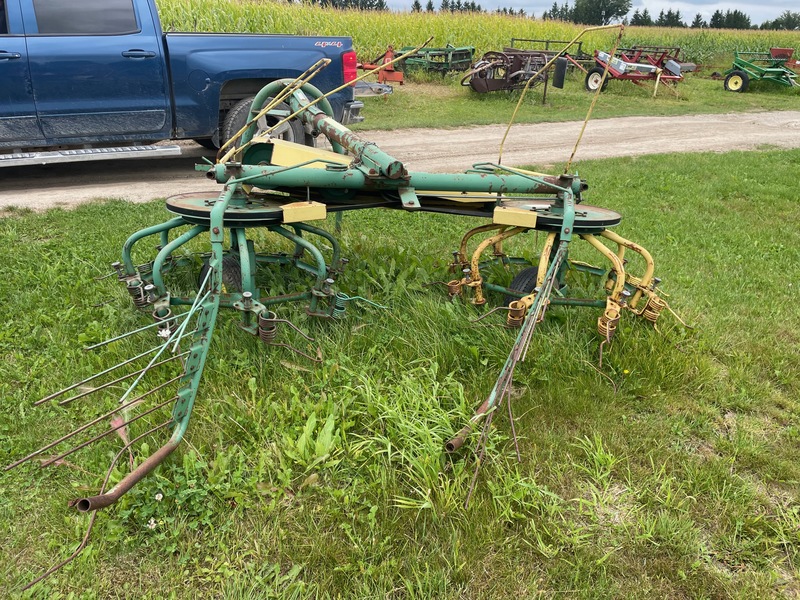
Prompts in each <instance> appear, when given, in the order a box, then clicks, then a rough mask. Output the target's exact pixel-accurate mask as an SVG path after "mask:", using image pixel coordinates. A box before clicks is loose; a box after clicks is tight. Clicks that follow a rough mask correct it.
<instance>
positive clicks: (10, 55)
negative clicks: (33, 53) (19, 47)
mask: <svg viewBox="0 0 800 600" xmlns="http://www.w3.org/2000/svg"><path fill="white" fill-rule="evenodd" d="M14 58H22V54H20V53H19V52H6V51H5V50H0V60H11V59H14Z"/></svg>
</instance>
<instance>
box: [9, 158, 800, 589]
mask: <svg viewBox="0 0 800 600" xmlns="http://www.w3.org/2000/svg"><path fill="white" fill-rule="evenodd" d="M532 167H533V168H537V165H532ZM578 168H579V169H580V172H581V174H582V175H583V176H584V177H586V178H587V179H588V180H589V181H590V182H591V191H590V193H589V197H588V198H587V199H586V201H587V202H588V203H593V204H597V205H600V206H604V207H607V208H610V209H613V210H617V211H619V212H620V213H621V214H623V215H624V219H623V221H622V223H621V225H620V226H619V227H618V228H617V231H618V232H619V233H620V234H622V235H624V236H626V237H629V238H631V239H633V240H635V241H637V242H639V243H641V244H642V245H644V246H645V247H647V248H648V249H649V250H650V251H651V252H652V254H653V256H654V257H655V260H656V266H657V275H658V276H660V277H662V278H663V283H662V286H663V289H664V291H665V292H667V293H668V294H669V302H670V304H671V306H672V307H673V308H674V310H675V311H676V312H677V313H679V314H680V316H681V317H682V318H683V319H684V320H685V321H686V322H687V323H688V324H689V325H690V326H691V329H689V328H685V327H683V326H682V325H680V323H679V322H678V321H677V320H676V319H675V318H674V317H673V316H672V315H671V314H669V313H665V314H664V315H663V316H662V319H661V320H660V321H659V323H658V326H657V327H656V328H653V327H652V326H650V325H648V324H646V323H644V322H638V321H636V320H634V319H632V318H631V317H630V315H626V316H625V318H624V319H623V321H622V323H621V325H620V329H619V331H618V333H617V336H616V338H615V340H614V342H613V344H612V345H611V346H610V347H608V348H606V349H605V352H604V356H603V362H602V366H600V365H599V362H598V358H599V355H598V348H599V339H598V336H597V333H596V319H597V316H598V315H597V311H596V310H594V309H567V308H561V307H551V308H550V310H549V311H548V314H547V318H546V320H545V321H544V322H543V323H542V325H541V327H540V328H539V329H537V331H536V333H535V335H534V340H533V343H532V346H531V349H530V351H529V354H528V360H527V361H526V362H525V363H523V364H521V365H520V366H519V368H518V369H517V374H516V379H515V391H514V410H515V414H516V419H517V422H516V429H517V432H518V433H519V436H520V440H519V441H520V446H521V448H520V449H521V454H522V462H521V463H518V462H517V461H516V459H515V455H514V448H513V443H512V442H511V439H510V438H511V433H510V425H509V422H508V419H507V417H506V415H505V412H503V413H501V414H498V416H497V418H495V420H494V426H493V430H492V432H491V435H490V437H489V446H488V448H487V453H486V460H485V462H484V464H483V465H482V467H481V471H480V475H479V477H478V483H477V488H476V492H475V495H474V497H473V499H472V504H471V506H470V508H469V509H465V508H464V506H463V503H464V500H465V498H466V493H467V488H468V485H469V481H470V478H471V476H472V473H473V469H474V467H475V456H474V455H473V452H472V450H473V448H474V444H475V441H476V440H475V437H476V436H472V437H471V438H470V439H469V441H468V443H467V445H466V447H465V448H464V449H463V450H462V451H461V452H460V453H458V454H456V455H452V456H448V455H446V454H445V453H444V452H443V442H444V441H445V440H447V439H448V438H449V437H450V436H452V434H453V433H454V432H455V431H457V430H458V429H460V428H461V427H462V426H463V424H464V423H466V422H467V420H468V419H469V417H470V415H471V414H472V411H473V410H474V408H475V407H476V406H477V405H478V404H479V403H480V402H481V401H482V399H483V398H484V397H485V395H486V394H487V393H488V391H489V389H490V388H491V386H492V384H493V382H494V380H495V378H496V377H497V374H498V371H499V369H500V367H501V365H502V363H503V361H504V360H505V356H506V354H507V352H508V349H509V347H510V345H511V343H512V338H513V333H512V332H509V331H507V330H505V329H503V328H500V327H479V326H477V325H475V324H472V323H471V321H472V320H473V319H474V318H475V317H476V316H479V315H480V314H481V313H482V312H485V311H486V310H488V309H489V308H491V307H492V306H495V305H497V303H498V302H500V301H501V299H500V298H498V297H495V296H493V295H492V296H490V304H489V305H488V306H487V307H486V308H484V309H478V308H476V307H475V306H472V305H471V304H469V303H468V302H462V301H456V302H450V301H448V299H447V297H446V295H445V294H444V292H443V291H441V289H440V288H437V287H425V284H428V283H431V282H433V281H436V280H442V279H446V278H448V275H447V273H446V264H447V262H448V260H449V257H450V251H451V250H453V249H454V248H455V246H456V244H457V241H458V239H459V236H460V235H461V233H463V231H465V230H466V229H467V228H469V227H471V226H474V225H476V224H477V223H476V222H475V221H474V220H470V219H467V218H464V217H446V216H442V215H429V214H407V213H400V212H388V211H384V210H369V211H360V212H354V213H349V214H347V215H346V216H345V218H344V222H343V229H342V233H341V241H342V244H343V248H344V250H345V253H346V255H347V256H348V257H349V258H351V259H352V260H351V263H350V265H349V267H348V270H347V271H346V273H345V274H344V276H343V277H342V278H341V280H340V282H341V286H342V289H343V291H345V292H347V293H348V294H351V295H356V294H359V295H361V296H364V297H366V298H369V299H371V300H373V301H375V302H377V303H380V304H381V305H382V306H383V307H385V308H377V307H374V306H370V305H368V304H365V303H361V304H352V305H351V306H350V307H349V308H348V311H347V316H346V318H345V319H344V320H343V321H337V322H332V323H318V322H312V321H310V320H309V319H307V318H306V317H305V315H304V312H303V309H302V307H300V306H294V307H286V306H282V307H281V308H280V310H279V312H280V315H281V316H283V317H286V318H290V319H292V320H293V321H294V322H295V323H297V324H298V325H299V326H300V327H302V328H303V329H305V330H307V331H309V332H312V333H313V335H314V336H315V337H316V339H317V343H318V344H319V345H320V347H321V349H322V351H323V355H324V362H323V363H322V364H320V365H313V364H311V363H308V362H306V361H304V360H303V359H302V358H300V357H298V356H296V355H294V354H292V353H290V352H289V351H288V350H286V349H285V348H267V347H265V346H264V345H263V344H262V343H261V342H260V341H258V340H256V339H254V338H250V337H248V336H247V335H246V334H245V333H243V332H242V331H241V330H239V329H238V327H237V326H236V323H235V316H234V315H231V314H228V313H225V312H223V313H221V315H220V322H219V324H218V329H217V331H216V332H215V336H214V341H213V344H212V349H211V354H210V358H209V361H208V364H207V366H206V371H205V373H204V376H203V384H202V386H201V389H200V395H199V398H198V402H197V405H196V409H195V413H194V416H193V417H192V422H191V425H190V429H189V432H188V437H187V443H186V444H185V445H184V446H183V447H181V448H180V449H179V450H178V451H176V452H175V453H174V454H173V455H172V456H171V457H170V458H169V459H168V460H167V462H166V463H165V464H163V465H162V466H161V467H160V468H159V469H158V470H157V471H156V472H155V473H154V474H152V475H151V476H149V477H147V478H146V479H145V480H143V481H142V482H141V483H140V484H139V485H137V486H136V487H135V488H134V489H133V490H132V491H131V492H130V493H129V494H128V495H126V496H124V497H123V499H122V500H121V501H120V503H119V504H118V505H117V506H116V507H113V508H110V509H108V510H105V511H103V512H102V514H101V515H100V517H99V518H98V524H97V527H96V529H95V532H94V536H93V538H92V541H91V543H90V545H89V547H88V548H87V550H86V551H85V552H84V553H83V554H82V555H81V556H80V557H79V558H78V559H77V560H76V561H75V562H74V563H73V564H72V565H71V566H69V567H67V568H66V569H64V570H63V571H61V572H59V573H57V574H55V575H54V576H52V577H51V578H49V579H47V580H46V581H44V582H43V583H41V584H39V585H38V586H37V587H36V588H34V589H33V590H32V591H31V592H30V593H29V595H28V597H36V598H67V597H76V598H78V597H79V598H109V597H137V598H165V597H172V598H187V597H222V598H231V599H236V598H317V597H319V598H328V597H330V598H333V597H337V598H338V597H343V598H378V597H394V598H508V597H524V598H530V597H562V596H569V597H580V598H600V597H625V598H654V597H659V598H687V597H692V598H722V597H726V598H728V597H733V598H742V599H744V598H756V597H757V598H768V597H776V598H777V597H786V596H791V595H793V594H796V593H798V590H800V583H799V581H800V580H799V579H798V575H800V534H799V533H798V532H800V504H798V480H799V479H800V467H798V465H799V464H800V450H798V448H800V444H798V441H800V403H799V402H798V392H800V388H799V386H798V377H797V364H798V359H800V312H798V311H797V299H798V291H797V289H796V288H797V285H798V283H797V282H798V281H799V280H800V256H799V255H798V252H799V251H798V248H800V239H798V231H797V223H798V222H800V209H799V208H798V204H797V201H796V193H795V191H796V173H797V171H798V168H800V151H797V150H793V151H774V150H764V151H760V152H750V153H740V152H735V153H728V154H694V155H664V156H649V157H642V158H626V159H614V160H604V161H593V162H584V163H581V164H579V165H578ZM165 218H166V214H165V211H164V209H163V205H162V203H160V202H154V203H150V204H145V205H134V204H128V203H123V202H118V201H106V202H98V203H94V204H90V205H85V206H81V207H79V208H77V209H75V210H71V211H64V210H52V211H49V212H47V213H44V214H26V213H25V212H24V211H19V213H18V214H11V215H10V216H7V217H5V218H3V219H2V220H0V235H1V236H2V239H3V242H4V243H3V244H2V245H0V265H2V277H0V298H2V304H0V317H1V318H0V462H2V463H3V464H8V463H9V462H11V461H12V460H13V459H15V458H17V457H19V456H21V455H23V454H24V453H26V452H29V451H30V450H32V449H34V448H36V447H38V445H40V444H41V443H42V442H43V441H44V440H46V439H50V438H52V437H54V436H55V435H56V434H57V433H58V432H63V431H64V430H66V429H68V428H69V427H70V426H71V425H73V424H76V423H80V422H82V421H84V420H85V419H86V417H87V415H89V414H94V413H95V412H96V411H95V408H96V407H94V406H89V405H86V404H81V403H79V402H77V403H75V404H74V405H72V406H69V407H61V408H59V407H55V406H53V405H51V404H47V405H44V406H42V407H39V408H34V407H32V406H31V404H32V402H33V401H34V400H36V399H38V398H40V397H42V396H44V395H45V394H47V393H49V392H52V391H53V390H55V389H59V388H61V387H63V386H65V385H67V384H69V383H71V382H73V381H75V380H77V379H79V378H82V377H85V376H88V375H90V374H92V373H94V372H96V371H98V370H100V369H102V368H105V367H107V366H109V365H111V364H113V363H114V362H116V361H118V360H119V359H121V358H124V357H126V356H129V355H130V354H131V352H133V351H134V348H135V344H134V343H133V342H130V343H129V342H124V343H121V344H119V345H115V346H112V347H110V348H109V349H108V350H107V351H106V352H101V353H86V352H84V351H83V350H82V349H81V348H82V346H83V345H84V344H85V343H87V342H90V341H94V340H99V339H102V338H105V337H108V336H110V335H113V334H115V333H119V332H122V331H127V330H130V329H133V328H135V327H137V326H140V325H142V324H145V323H147V322H148V318H147V317H146V315H142V314H140V313H137V312H136V311H134V310H133V308H132V307H131V306H130V303H129V299H128V298H127V297H126V296H127V295H126V293H125V291H124V290H123V289H121V287H120V286H118V285H117V284H116V282H114V281H113V280H101V281H97V280H95V279H94V278H95V277H97V276H100V275H103V274H105V273H106V271H108V270H109V269H108V266H107V265H108V264H109V263H111V262H112V261H114V260H117V259H118V258H119V256H118V254H119V248H120V247H121V245H122V243H123V242H124V240H125V238H126V237H127V235H128V234H129V233H130V232H132V231H135V230H137V229H138V228H141V227H143V226H146V225H151V224H154V223H156V222H160V221H162V220H164V219H165ZM326 226H332V223H327V224H326ZM254 235H255V236H256V237H258V242H259V244H261V243H267V242H269V241H270V240H272V238H270V237H269V236H268V235H267V234H262V233H255V234H254ZM541 241H542V240H541V239H539V242H540V243H541ZM535 242H536V235H535V234H534V233H531V234H528V235H526V236H522V237H521V238H520V239H517V240H516V241H515V243H513V244H509V246H508V248H509V250H510V251H513V252H514V253H516V254H519V255H522V256H526V257H528V258H532V257H533V255H534V252H535ZM272 243H273V244H274V243H275V241H274V240H272ZM276 247H277V246H276ZM573 247H574V250H575V251H574V257H575V258H577V259H581V260H588V261H591V262H594V263H598V262H599V261H598V259H597V257H596V256H594V255H592V254H591V253H590V252H589V250H587V249H586V248H582V247H581V246H580V243H579V242H577V241H576V242H575V243H573ZM200 249H201V248H200V247H199V245H198V247H197V248H193V249H192V250H200ZM501 275H503V276H505V277H506V278H510V276H511V275H512V273H505V274H502V273H501ZM587 285H588V284H587ZM105 300H109V301H110V302H109V303H108V304H103V305H102V306H98V303H101V302H102V301H105ZM489 319H490V322H491V317H490V318H489ZM287 335H288V334H287ZM289 338H290V341H291V343H293V344H295V345H298V346H299V345H301V344H302V343H303V341H302V340H300V339H297V338H292V337H291V336H289ZM117 346H119V347H117ZM166 376H168V374H165V377H166ZM145 441H146V444H147V447H145V448H138V449H137V451H136V453H135V455H134V456H133V457H132V459H133V460H134V461H141V460H142V459H143V457H145V456H147V454H148V453H149V452H151V451H152V450H153V449H154V448H155V447H157V446H158V445H159V444H160V443H163V440H159V439H156V438H154V437H153V438H147V439H146V440H145ZM119 446H120V442H119V440H118V439H116V440H112V439H109V440H108V441H107V442H105V443H104V444H101V445H100V446H98V447H95V448H94V449H92V450H88V451H84V452H81V453H79V454H77V455H75V456H74V457H70V458H69V459H68V461H66V462H62V463H60V464H58V465H57V466H54V467H51V468H50V469H48V470H45V471H41V470H39V469H38V467H37V466H36V465H26V466H23V467H20V468H18V469H15V470H13V471H10V472H7V473H2V474H1V475H0V530H2V531H4V532H5V535H4V536H3V541H4V543H3V544H2V546H1V547H0V557H2V561H0V565H2V566H0V589H3V590H6V592H8V593H12V594H16V592H14V590H18V589H19V588H20V587H21V585H22V584H24V583H25V582H26V581H28V580H30V579H32V578H33V577H35V576H36V575H38V574H39V573H41V572H42V571H43V570H45V569H46V568H47V567H49V566H50V565H51V564H53V563H54V562H56V561H57V560H59V559H61V558H65V557H66V556H68V555H69V554H70V553H71V552H72V550H73V549H74V547H75V545H76V544H77V542H78V540H79V539H80V536H81V535H82V533H83V528H84V527H85V525H86V522H87V518H86V516H85V515H77V514H75V513H73V512H70V511H68V509H67V508H66V501H67V500H68V499H70V498H73V497H76V496H79V495H84V494H86V493H94V492H95V491H96V489H97V487H98V484H99V478H100V476H101V474H102V473H103V472H104V469H105V467H106V465H107V464H108V461H109V460H110V457H111V456H112V455H113V453H114V452H115V451H116V449H117V448H119ZM126 462H127V460H126ZM126 469H127V466H124V465H123V466H120V468H119V470H118V472H117V473H115V475H114V477H115V479H118V478H119V477H120V476H121V475H122V473H123V472H124V471H125V470H126Z"/></svg>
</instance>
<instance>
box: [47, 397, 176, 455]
mask: <svg viewBox="0 0 800 600" xmlns="http://www.w3.org/2000/svg"><path fill="white" fill-rule="evenodd" d="M175 399H176V398H170V399H169V400H165V401H164V402H162V403H161V404H157V405H155V406H153V407H152V408H148V409H147V410H146V411H144V412H142V413H139V414H138V415H136V416H135V417H133V418H131V419H128V420H127V421H125V422H124V423H120V424H119V425H115V426H114V427H112V428H111V429H109V430H108V431H106V432H104V433H101V434H99V435H96V436H94V437H93V438H91V439H88V440H86V441H85V442H82V443H80V444H78V445H77V446H75V447H74V448H72V449H70V450H68V451H67V452H64V453H62V454H59V455H58V456H55V457H53V458H50V459H48V460H46V461H45V462H43V463H42V467H48V466H50V465H52V464H53V463H54V462H56V461H57V460H61V459H62V458H64V457H66V456H69V455H70V454H74V453H75V452H77V451H78V450H80V449H81V448H85V447H86V446H88V445H90V444H93V443H95V442H96V441H98V440H101V439H103V438H104V437H106V436H107V435H111V434H112V433H114V432H115V431H117V430H118V429H122V428H123V427H125V426H126V425H130V424H131V423H133V422H134V421H138V420H139V419H141V418H142V417H145V416H147V415H149V414H150V413H152V412H155V411H157V410H158V409H159V408H163V407H165V406H166V405H167V404H169V403H170V402H174V401H175Z"/></svg>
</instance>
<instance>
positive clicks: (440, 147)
mask: <svg viewBox="0 0 800 600" xmlns="http://www.w3.org/2000/svg"><path fill="white" fill-rule="evenodd" d="M581 126H582V122H578V121H571V122H567V123H539V124H535V125H516V126H514V127H513V128H512V130H511V133H510V134H509V136H508V140H507V141H506V143H505V147H504V152H503V160H502V162H503V164H506V165H511V166H514V165H554V166H555V167H556V168H558V167H560V166H562V165H563V164H564V163H566V161H567V160H568V158H569V155H570V153H571V152H572V146H573V145H574V144H575V140H576V139H577V138H578V134H579V132H580V129H581ZM505 131H506V126H505V125H486V126H480V127H465V128H461V129H407V130H403V131H362V132H359V135H360V136H361V137H362V138H364V139H368V140H370V141H373V142H375V143H376V144H377V145H378V146H379V147H380V148H381V149H382V150H384V151H386V152H387V153H389V154H391V155H392V156H394V157H395V158H398V159H399V160H401V161H403V162H404V163H405V164H406V166H407V167H408V168H410V169H413V170H417V171H422V170H424V171H430V172H440V173H441V172H448V171H450V172H461V171H463V170H464V169H466V168H468V167H469V166H471V165H472V164H475V163H478V162H491V163H496V162H498V149H499V147H500V142H501V141H502V139H503V135H504V134H505ZM181 145H182V146H183V150H184V154H183V156H180V157H177V158H167V159H136V160H111V161H100V162H87V163H74V164H69V165H63V164H60V165H43V166H33V167H14V168H4V169H0V177H2V179H3V185H2V191H1V192H0V210H2V209H4V208H7V207H10V206H11V207H19V208H28V209H31V210H44V209H47V208H53V207H58V206H62V207H69V206H74V205H76V204H79V203H81V202H89V201H91V200H95V199H101V198H119V199H124V200H130V201H133V202H147V201H150V200H153V199H156V198H165V197H167V196H171V195H173V194H179V193H184V192H190V191H200V190H219V189H220V187H219V185H218V184H216V183H214V182H212V181H209V180H207V179H206V178H205V177H204V176H203V175H202V174H201V173H197V172H196V171H195V170H194V165H195V163H197V162H200V160H201V158H202V157H203V156H210V153H209V152H208V151H207V150H205V149H203V148H201V147H200V146H198V145H196V144H195V143H194V142H181ZM764 146H773V147H778V148H798V147H800V111H782V112H761V113H743V114H739V113H731V114H724V115H691V116H679V117H626V118H614V119H597V120H594V121H591V122H590V123H589V125H588V127H587V128H586V132H585V134H584V136H583V140H582V142H581V145H580V148H579V149H578V152H577V154H576V157H575V158H576V160H587V159H594V158H608V157H612V156H638V155H642V154H659V153H668V152H727V151H729V150H753V149H756V148H760V147H764Z"/></svg>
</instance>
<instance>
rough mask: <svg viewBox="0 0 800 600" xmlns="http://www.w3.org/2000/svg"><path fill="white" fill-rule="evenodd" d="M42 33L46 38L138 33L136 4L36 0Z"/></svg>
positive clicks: (126, 1)
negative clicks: (49, 36)
mask: <svg viewBox="0 0 800 600" xmlns="http://www.w3.org/2000/svg"><path fill="white" fill-rule="evenodd" d="M33 9H34V12H35V13H36V23H37V25H38V27H39V33H40V34H45V35H53V34H60V35H68V34H94V35H98V34H99V35H103V34H106V35H109V34H123V33H133V32H135V31H138V30H139V26H138V25H137V24H136V13H135V12H134V10H133V0H81V1H80V2H64V1H63V0H33Z"/></svg>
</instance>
